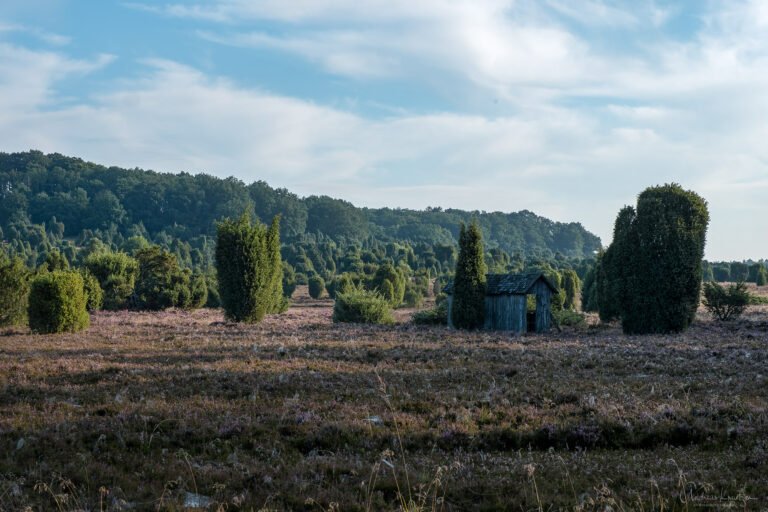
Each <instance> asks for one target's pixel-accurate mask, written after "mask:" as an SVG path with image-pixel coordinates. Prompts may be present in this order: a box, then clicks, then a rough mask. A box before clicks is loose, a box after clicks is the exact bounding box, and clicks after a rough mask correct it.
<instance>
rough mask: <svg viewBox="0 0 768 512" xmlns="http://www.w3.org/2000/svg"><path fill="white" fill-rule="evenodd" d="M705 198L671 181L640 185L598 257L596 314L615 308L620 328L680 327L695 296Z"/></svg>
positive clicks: (706, 221)
mask: <svg viewBox="0 0 768 512" xmlns="http://www.w3.org/2000/svg"><path fill="white" fill-rule="evenodd" d="M708 224H709V213H708V211H707V203H706V201H704V199H702V198H701V197H700V196H698V195H697V194H695V193H694V192H691V191H687V190H683V188H682V187H680V186H679V185H677V184H670V185H663V186H658V187H651V188H648V189H646V190H645V191H644V192H643V193H642V194H640V196H639V197H638V201H637V210H636V213H635V210H633V209H632V208H630V207H626V208H624V209H623V210H622V211H621V212H620V213H619V217H618V218H617V220H616V230H615V234H614V241H613V243H612V244H611V247H609V248H608V251H606V254H605V257H603V262H602V265H601V267H602V272H603V281H602V283H601V285H602V286H601V287H600V289H599V305H600V314H601V318H603V317H604V316H605V309H606V308H607V309H608V310H609V311H610V312H612V313H613V312H614V311H615V309H614V308H615V305H616V304H618V308H617V309H618V316H620V318H621V321H622V327H623V329H624V332H626V333H628V334H650V333H669V332H681V331H683V330H685V329H686V328H687V327H688V325H689V324H690V323H691V322H692V321H693V319H694V317H695V314H696V310H697V308H698V306H699V298H700V295H701V276H702V260H703V257H704V245H705V242H706V233H707V225H708Z"/></svg>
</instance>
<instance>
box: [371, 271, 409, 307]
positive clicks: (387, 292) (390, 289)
mask: <svg viewBox="0 0 768 512" xmlns="http://www.w3.org/2000/svg"><path fill="white" fill-rule="evenodd" d="M371 288H372V289H374V290H376V291H378V292H379V293H380V294H381V295H382V296H383V297H384V298H385V299H387V301H388V302H389V304H390V305H391V306H392V307H397V306H399V305H400V304H402V302H403V298H404V297H405V276H404V275H403V273H402V272H401V271H400V270H399V269H397V268H395V266H394V265H392V264H391V263H385V264H383V265H381V266H380V267H379V268H378V270H377V271H376V273H375V274H374V276H373V279H372V280H371Z"/></svg>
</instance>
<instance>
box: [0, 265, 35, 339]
mask: <svg viewBox="0 0 768 512" xmlns="http://www.w3.org/2000/svg"><path fill="white" fill-rule="evenodd" d="M30 278H31V272H30V271H29V269H28V268H27V267H26V265H24V262H23V261H22V260H21V258H8V257H6V256H5V254H4V253H3V252H2V251H0V327H9V326H14V325H23V324H24V323H26V321H27V296H28V295H29V282H30Z"/></svg>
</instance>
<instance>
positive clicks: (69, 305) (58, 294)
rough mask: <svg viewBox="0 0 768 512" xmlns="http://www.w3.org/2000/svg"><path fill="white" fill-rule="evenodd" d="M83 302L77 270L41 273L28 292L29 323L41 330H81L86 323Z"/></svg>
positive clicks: (81, 282) (84, 296) (43, 332)
mask: <svg viewBox="0 0 768 512" xmlns="http://www.w3.org/2000/svg"><path fill="white" fill-rule="evenodd" d="M87 304H88V298H87V296H86V293H85V284H84V283H83V278H82V277H81V276H80V274H79V273H78V272H69V271H61V270H57V271H55V272H50V273H45V274H41V275H39V276H38V277H36V278H35V279H34V281H32V287H31V289H30V292H29V308H28V316H29V327H30V329H32V331H34V332H38V333H42V334H48V333H57V332H77V331H82V330H83V329H86V328H87V327H88V326H89V325H90V317H89V316H88V310H87Z"/></svg>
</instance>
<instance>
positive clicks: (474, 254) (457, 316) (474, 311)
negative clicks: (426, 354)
mask: <svg viewBox="0 0 768 512" xmlns="http://www.w3.org/2000/svg"><path fill="white" fill-rule="evenodd" d="M459 233H460V234H459V258H458V261H457V262H456V272H455V278H454V282H453V305H452V308H451V320H452V323H453V326H454V327H456V328H457V329H478V328H480V327H481V326H482V325H483V321H484V319H485V283H486V277H485V274H486V267H485V260H484V257H483V240H482V234H481V233H480V228H479V227H478V225H477V223H474V222H473V223H472V224H470V226H469V228H465V227H464V225H462V226H461V230H460V232H459Z"/></svg>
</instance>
